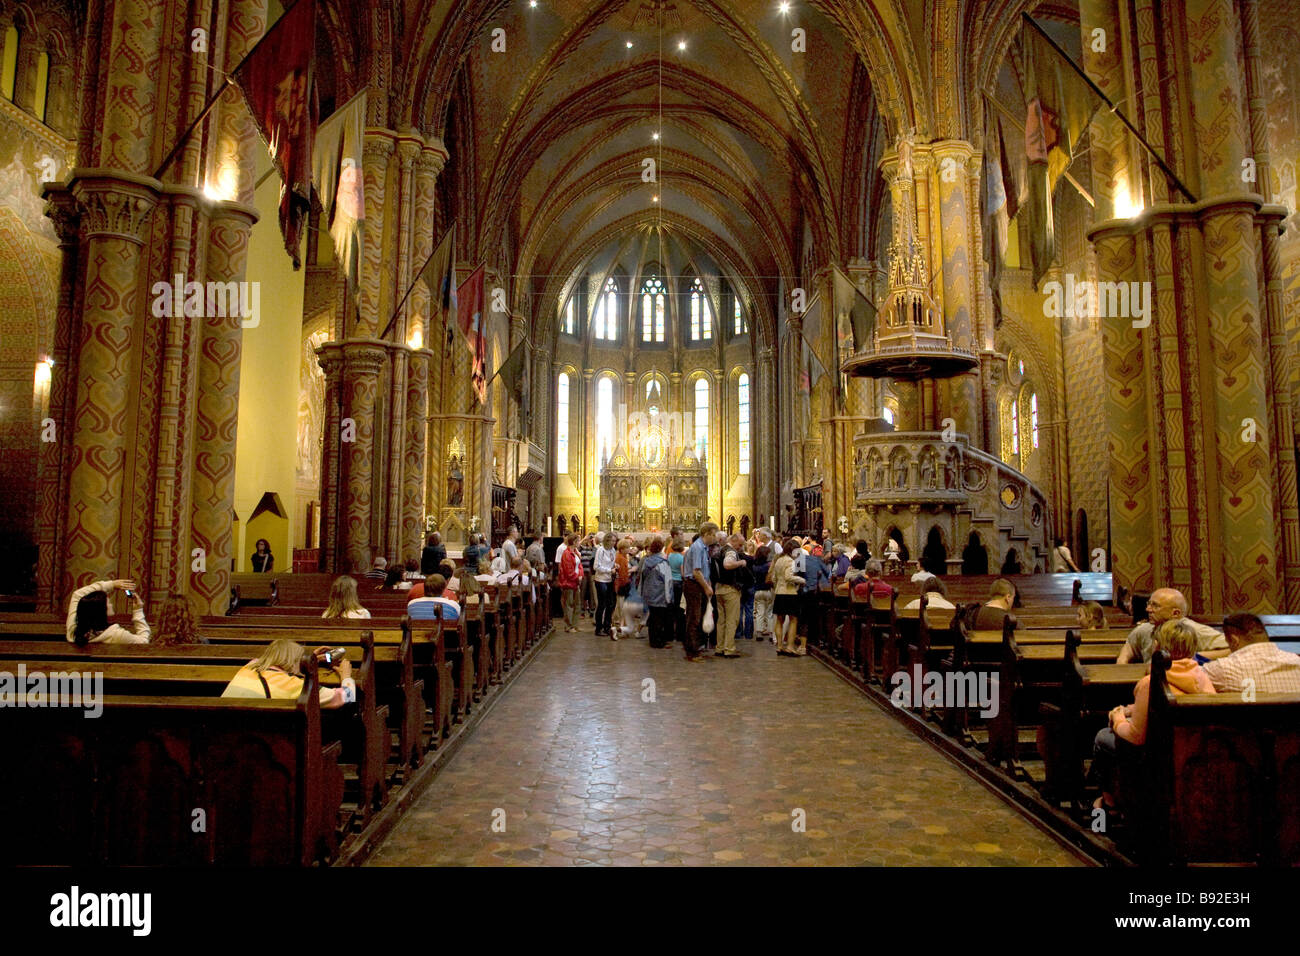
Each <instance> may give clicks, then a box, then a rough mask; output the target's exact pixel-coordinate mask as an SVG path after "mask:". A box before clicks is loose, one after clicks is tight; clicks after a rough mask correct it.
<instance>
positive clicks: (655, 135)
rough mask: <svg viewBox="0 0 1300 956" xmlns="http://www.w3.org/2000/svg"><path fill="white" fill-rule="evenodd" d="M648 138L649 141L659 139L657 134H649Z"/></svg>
mask: <svg viewBox="0 0 1300 956" xmlns="http://www.w3.org/2000/svg"><path fill="white" fill-rule="evenodd" d="M650 138H651V139H658V138H659V134H658V133H651V134H650Z"/></svg>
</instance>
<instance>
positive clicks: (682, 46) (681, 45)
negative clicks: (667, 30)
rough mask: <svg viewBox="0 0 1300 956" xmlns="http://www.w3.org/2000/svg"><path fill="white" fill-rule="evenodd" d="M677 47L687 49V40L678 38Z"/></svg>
mask: <svg viewBox="0 0 1300 956" xmlns="http://www.w3.org/2000/svg"><path fill="white" fill-rule="evenodd" d="M677 49H679V50H685V49H686V41H685V40H678V41H677Z"/></svg>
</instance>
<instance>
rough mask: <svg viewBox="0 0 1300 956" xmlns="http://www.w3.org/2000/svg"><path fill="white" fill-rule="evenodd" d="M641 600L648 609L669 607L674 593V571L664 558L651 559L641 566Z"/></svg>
mask: <svg viewBox="0 0 1300 956" xmlns="http://www.w3.org/2000/svg"><path fill="white" fill-rule="evenodd" d="M639 590H640V591H641V598H642V600H643V601H644V602H645V606H646V607H667V606H668V604H669V601H670V595H671V594H672V593H673V571H672V568H671V567H670V566H669V564H668V562H667V561H666V560H664V559H663V558H662V557H661V558H659V560H658V561H654V560H653V558H649V559H647V560H646V561H645V563H644V564H643V565H642V566H641V581H640V588H639Z"/></svg>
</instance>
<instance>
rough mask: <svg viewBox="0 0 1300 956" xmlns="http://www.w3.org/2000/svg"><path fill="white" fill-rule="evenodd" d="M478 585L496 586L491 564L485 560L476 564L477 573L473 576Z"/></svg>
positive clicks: (495, 577)
mask: <svg viewBox="0 0 1300 956" xmlns="http://www.w3.org/2000/svg"><path fill="white" fill-rule="evenodd" d="M474 577H475V578H477V579H478V583H479V584H496V583H497V576H496V574H495V573H494V572H493V570H492V565H491V563H489V562H488V560H487V559H486V558H484V559H483V560H482V561H480V562H479V563H478V573H477V574H475V575H474Z"/></svg>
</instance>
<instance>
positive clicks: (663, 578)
mask: <svg viewBox="0 0 1300 956" xmlns="http://www.w3.org/2000/svg"><path fill="white" fill-rule="evenodd" d="M663 549H664V543H663V541H662V540H661V539H660V538H658V537H655V538H651V539H650V545H649V548H648V552H649V553H648V554H647V555H646V559H645V560H644V561H643V562H641V580H640V585H639V590H640V591H641V598H642V600H644V601H645V606H646V610H647V611H648V612H649V615H650V646H651V647H656V648H658V647H667V646H668V641H669V639H670V638H671V637H672V621H673V619H672V608H671V607H669V602H670V601H671V600H672V597H673V578H672V571H671V568H670V566H669V564H668V559H667V558H665V557H664V555H663Z"/></svg>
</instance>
